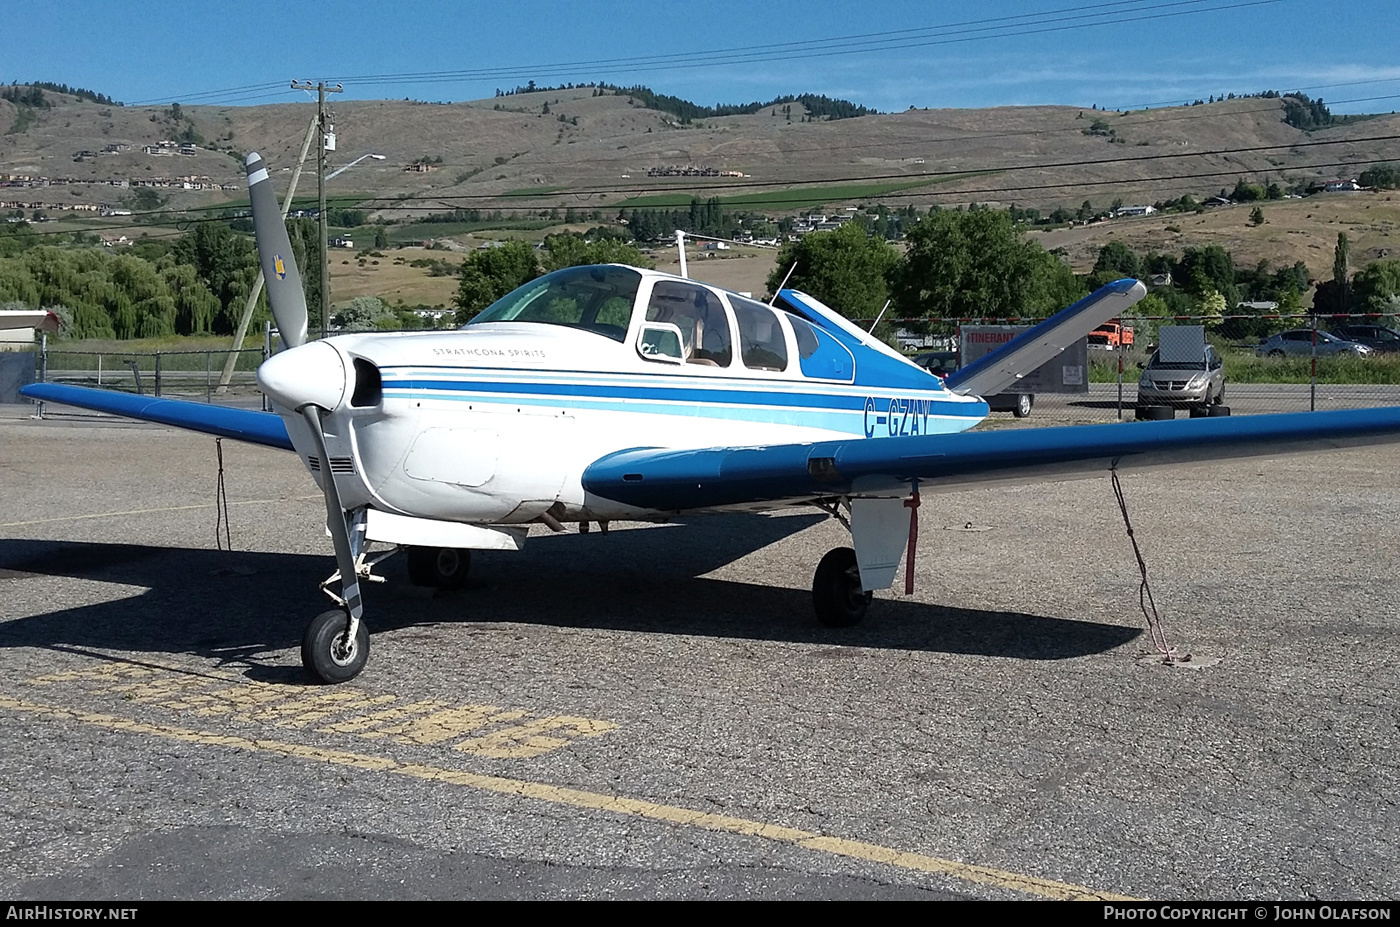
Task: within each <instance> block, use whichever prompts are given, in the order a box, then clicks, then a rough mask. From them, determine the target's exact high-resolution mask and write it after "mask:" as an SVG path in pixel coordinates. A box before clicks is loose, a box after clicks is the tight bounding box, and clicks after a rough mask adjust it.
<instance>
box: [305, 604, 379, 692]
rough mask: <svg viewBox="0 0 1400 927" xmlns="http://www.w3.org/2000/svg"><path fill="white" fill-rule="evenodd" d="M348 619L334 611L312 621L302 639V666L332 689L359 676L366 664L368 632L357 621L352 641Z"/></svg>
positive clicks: (341, 613)
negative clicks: (331, 686)
mask: <svg viewBox="0 0 1400 927" xmlns="http://www.w3.org/2000/svg"><path fill="white" fill-rule="evenodd" d="M349 626H350V616H348V615H347V614H346V613H345V612H344V611H343V610H341V609H338V608H333V609H331V610H330V611H328V612H322V613H321V614H319V615H317V616H316V617H315V618H313V619H311V624H309V625H307V626H306V634H305V635H304V636H303V637H302V639H301V665H302V666H304V667H305V668H306V671H307V672H308V673H310V674H311V676H312V677H313V678H314V679H316V680H317V681H318V682H324V683H327V684H330V685H335V684H336V683H340V682H349V681H350V680H351V679H354V678H355V677H356V676H358V675H360V670H362V669H364V668H365V662H366V661H367V660H369V629H368V628H366V627H365V623H364V621H360V622H359V625H358V628H357V630H356V632H355V636H354V638H353V639H352V638H349V637H348V636H347V634H346V632H347V631H348V630H349V629H350V627H349Z"/></svg>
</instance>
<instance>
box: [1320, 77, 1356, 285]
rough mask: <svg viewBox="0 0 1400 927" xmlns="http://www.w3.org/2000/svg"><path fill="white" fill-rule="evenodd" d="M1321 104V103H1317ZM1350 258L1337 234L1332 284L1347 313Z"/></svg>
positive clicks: (1348, 246)
mask: <svg viewBox="0 0 1400 927" xmlns="http://www.w3.org/2000/svg"><path fill="white" fill-rule="evenodd" d="M1319 102H1321V101H1319ZM1350 258H1351V244H1350V243H1349V242H1348V241H1347V233H1346V232H1338V233H1337V247H1336V249H1335V250H1334V251H1333V252H1332V282H1333V283H1335V284H1336V285H1337V287H1338V290H1339V292H1340V294H1341V308H1340V311H1341V312H1347V311H1348V309H1347V306H1348V305H1350V303H1351V300H1350V299H1348V296H1349V294H1348V293H1347V289H1348V287H1347V277H1348V276H1349V270H1348V265H1349V264H1350Z"/></svg>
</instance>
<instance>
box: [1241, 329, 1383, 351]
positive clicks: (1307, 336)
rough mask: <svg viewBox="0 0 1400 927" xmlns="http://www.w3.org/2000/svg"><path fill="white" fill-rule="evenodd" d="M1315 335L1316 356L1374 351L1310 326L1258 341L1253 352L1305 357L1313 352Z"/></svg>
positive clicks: (1363, 345)
mask: <svg viewBox="0 0 1400 927" xmlns="http://www.w3.org/2000/svg"><path fill="white" fill-rule="evenodd" d="M1314 334H1316V336H1317V353H1318V356H1319V357H1321V356H1324V355H1329V354H1355V355H1356V356H1357V357H1365V356H1367V355H1368V354H1373V353H1375V349H1374V348H1372V347H1371V346H1369V345H1365V344H1359V343H1357V342H1355V341H1346V340H1344V339H1342V338H1338V337H1337V336H1336V335H1329V334H1328V333H1327V332H1313V330H1312V329H1311V328H1295V329H1293V330H1292V331H1290V332H1280V333H1279V334H1277V335H1274V336H1273V337H1271V338H1266V339H1264V340H1263V341H1261V342H1259V347H1257V348H1255V349H1254V353H1255V354H1257V355H1259V356H1260V357H1285V356H1290V357H1307V356H1309V355H1310V354H1312V352H1313V335H1314Z"/></svg>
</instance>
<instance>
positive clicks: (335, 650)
mask: <svg viewBox="0 0 1400 927" xmlns="http://www.w3.org/2000/svg"><path fill="white" fill-rule="evenodd" d="M359 651H360V647H359V644H357V643H356V642H355V639H354V638H353V637H349V636H347V635H346V633H345V632H344V631H341V632H340V633H339V634H337V635H336V636H335V639H334V640H332V641H331V662H332V663H334V664H335V665H336V666H349V665H350V664H351V663H353V662H355V655H356V654H358V653H359Z"/></svg>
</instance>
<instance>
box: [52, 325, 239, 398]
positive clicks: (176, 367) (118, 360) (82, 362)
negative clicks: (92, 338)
mask: <svg viewBox="0 0 1400 927" xmlns="http://www.w3.org/2000/svg"><path fill="white" fill-rule="evenodd" d="M231 356H232V357H233V369H232V370H231V371H230V375H229V378H228V381H227V383H226V384H224V383H222V382H221V381H222V379H223V372H224V368H225V366H226V364H227V362H228V360H229V358H230V357H231ZM266 358H267V349H266V347H261V348H244V349H243V350H241V351H228V350H223V351H219V350H204V351H152V352H130V351H70V350H65V349H63V348H62V347H54V346H52V345H50V344H49V343H48V341H47V339H45V340H44V341H43V342H41V343H40V345H39V346H38V350H37V352H36V357H35V379H36V380H38V381H39V382H41V383H44V382H47V383H65V384H70V385H73V386H95V387H100V388H102V389H112V390H120V391H122V392H127V393H135V394H137V395H141V396H151V397H157V398H169V399H190V400H196V401H200V402H221V403H230V404H235V405H243V406H247V405H262V404H263V400H262V393H261V392H260V391H259V390H258V386H257V380H256V378H255V375H256V371H257V369H258V365H259V364H261V363H262V362H263V361H264V360H265V359H266Z"/></svg>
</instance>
